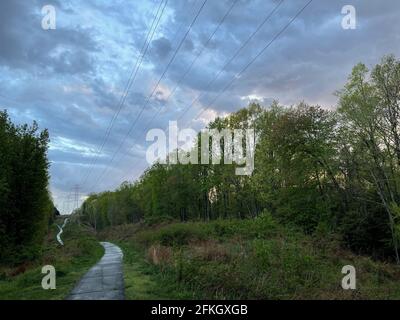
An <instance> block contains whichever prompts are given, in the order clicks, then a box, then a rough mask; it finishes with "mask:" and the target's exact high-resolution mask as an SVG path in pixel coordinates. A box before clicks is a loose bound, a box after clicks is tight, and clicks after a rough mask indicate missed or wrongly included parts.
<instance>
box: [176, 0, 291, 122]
mask: <svg viewBox="0 0 400 320" xmlns="http://www.w3.org/2000/svg"><path fill="white" fill-rule="evenodd" d="M283 2H284V0H281V1H280V2H279V3H278V4H277V5H276V6H275V7H274V9H273V10H272V11H271V12H270V13H269V14H268V15H267V16H266V17H265V18H264V20H263V21H261V23H260V24H259V25H258V26H257V28H256V29H255V30H254V31H253V33H252V34H251V35H250V36H249V38H247V40H246V41H245V42H243V43H242V45H241V46H240V47H239V48H238V49H237V50H236V52H235V53H234V54H233V56H232V57H231V58H230V59H229V60H228V61H227V62H226V63H225V64H224V66H223V67H222V68H221V70H220V71H219V72H218V73H217V74H216V75H215V77H214V78H213V79H212V80H211V81H210V82H208V84H207V86H206V89H204V90H208V89H209V88H210V87H211V85H212V84H214V82H215V81H216V80H217V79H218V78H219V76H220V75H221V74H222V72H224V70H225V69H226V68H227V67H228V66H229V65H230V64H231V63H232V61H233V60H235V59H236V58H237V56H238V55H239V54H240V52H241V51H242V50H243V49H244V48H245V47H246V46H247V45H248V44H249V43H250V41H251V40H252V39H253V38H254V37H255V35H256V34H257V33H258V32H259V31H260V30H261V28H262V27H263V26H264V25H265V24H266V23H267V22H268V21H269V19H270V18H271V17H272V16H273V15H274V13H275V12H276V11H277V10H278V9H279V7H280V6H281V5H282V3H283ZM203 95H204V93H201V94H200V95H199V96H197V98H196V99H194V100H193V101H192V103H191V104H190V105H189V106H188V107H187V108H186V109H185V110H184V111H183V113H182V114H181V115H180V117H178V120H181V119H182V118H183V116H184V115H185V114H186V112H188V111H189V110H190V109H191V108H192V107H193V106H194V104H195V103H196V102H197V101H199V100H200V98H201V97H202V96H203Z"/></svg>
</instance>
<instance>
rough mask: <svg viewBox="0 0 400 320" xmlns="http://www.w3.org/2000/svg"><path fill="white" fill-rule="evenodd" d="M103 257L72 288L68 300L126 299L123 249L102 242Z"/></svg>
mask: <svg viewBox="0 0 400 320" xmlns="http://www.w3.org/2000/svg"><path fill="white" fill-rule="evenodd" d="M100 243H101V245H102V246H103V247H104V249H105V254H104V256H103V258H101V260H100V261H99V262H98V263H97V264H96V265H95V266H94V267H92V268H91V269H90V270H89V271H88V272H87V273H86V274H85V275H84V276H83V278H82V279H81V280H80V281H79V283H78V284H77V285H76V287H75V288H74V290H72V292H71V294H70V296H69V297H68V300H124V278H123V274H122V257H123V254H122V250H121V249H120V248H119V247H117V246H116V245H114V244H112V243H109V242H100Z"/></svg>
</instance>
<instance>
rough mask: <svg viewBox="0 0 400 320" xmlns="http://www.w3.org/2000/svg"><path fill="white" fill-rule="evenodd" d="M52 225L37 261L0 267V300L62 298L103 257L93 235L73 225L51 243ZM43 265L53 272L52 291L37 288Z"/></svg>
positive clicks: (52, 236)
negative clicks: (52, 268) (54, 272)
mask: <svg viewBox="0 0 400 320" xmlns="http://www.w3.org/2000/svg"><path fill="white" fill-rule="evenodd" d="M57 232H58V229H57V227H56V226H53V227H52V228H51V232H50V233H49V236H48V239H47V240H46V241H45V245H44V249H43V253H42V256H41V258H39V259H37V260H36V261H34V262H31V263H27V264H24V265H21V266H18V267H13V268H10V267H5V266H2V267H0V299H3V300H4V299H12V300H14V299H15V300H48V299H51V300H53V299H65V298H66V297H67V296H68V294H69V293H70V291H71V290H72V288H73V287H74V285H75V284H76V283H77V281H78V280H79V278H80V277H81V276H82V275H83V274H84V273H85V272H87V271H88V269H89V268H90V267H91V266H92V265H93V264H95V263H96V262H97V261H98V260H99V259H100V258H101V256H102V255H103V253H104V249H103V247H102V246H101V245H100V244H99V243H98V241H97V239H96V238H95V236H94V235H93V234H91V233H90V232H89V231H88V230H86V229H84V228H83V227H79V226H78V225H76V224H67V225H66V227H65V229H64V233H63V234H62V239H63V241H64V246H63V247H62V246H60V245H59V244H58V242H57V241H56V240H55V235H56V233H57ZM44 265H52V266H54V267H55V269H56V289H55V290H44V289H43V288H42V286H41V283H42V279H43V277H44V276H45V274H42V273H41V270H42V267H43V266H44Z"/></svg>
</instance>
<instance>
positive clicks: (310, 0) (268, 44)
mask: <svg viewBox="0 0 400 320" xmlns="http://www.w3.org/2000/svg"><path fill="white" fill-rule="evenodd" d="M312 1H313V0H309V1H308V2H307V3H306V4H305V5H304V6H303V7H302V8H301V9H300V10H299V11H298V12H297V13H296V15H294V16H293V17H292V19H291V20H290V21H289V22H288V23H287V24H286V25H285V26H284V27H283V28H282V29H281V30H280V31H279V32H278V33H277V34H275V36H274V37H273V38H272V39H271V40H270V41H269V42H268V43H267V44H266V45H265V46H264V47H263V48H262V49H261V50H260V51H259V52H258V53H257V54H256V56H255V57H254V58H253V59H251V60H250V61H249V62H248V63H247V64H246V65H245V67H244V68H242V69H241V71H240V72H239V73H237V74H236V75H235V76H234V77H233V78H232V79H231V81H229V83H228V84H227V85H226V86H225V87H224V88H223V89H222V90H221V91H220V92H219V93H218V95H217V96H216V97H215V98H214V99H213V101H212V104H213V103H215V102H216V101H217V99H218V98H219V97H220V96H221V95H222V94H223V93H224V92H225V91H226V90H227V89H228V88H229V87H230V86H231V85H232V84H233V83H234V82H235V81H236V80H237V79H238V78H240V76H241V75H242V74H243V73H244V72H245V71H246V70H247V69H248V68H249V67H250V66H251V65H252V64H253V63H254V62H255V61H256V60H257V59H258V58H259V57H260V56H261V55H262V54H263V53H264V52H265V51H266V50H267V49H268V48H269V47H270V46H271V45H272V44H273V43H274V41H275V40H277V39H278V38H279V37H280V36H281V35H282V34H283V33H284V32H285V31H286V30H287V29H288V28H289V26H290V25H291V24H292V23H293V22H294V21H295V20H296V19H297V18H298V17H299V16H300V14H301V13H302V12H303V11H304V10H305V9H306V8H307V7H308V6H309V5H310V4H311V2H312ZM212 104H210V105H209V106H208V107H207V108H205V109H204V108H203V110H202V111H201V112H200V113H199V114H198V115H197V116H196V118H195V119H198V117H200V115H201V114H202V113H204V112H205V111H206V110H207V109H209V108H210V107H211V106H212ZM186 111H187V110H186ZM179 119H180V118H179ZM191 121H193V120H191Z"/></svg>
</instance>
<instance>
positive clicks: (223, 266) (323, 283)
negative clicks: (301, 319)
mask: <svg viewBox="0 0 400 320" xmlns="http://www.w3.org/2000/svg"><path fill="white" fill-rule="evenodd" d="M101 238H102V239H105V240H109V241H115V242H117V243H118V244H120V245H121V247H122V248H123V250H124V253H125V255H126V256H125V259H124V268H125V281H126V284H127V298H128V299H157V298H160V299H162V298H170V299H180V298H192V299H399V298H400V268H399V267H398V266H395V265H392V264H388V263H383V262H376V261H373V260H372V259H370V258H368V257H365V256H358V255H355V254H353V253H351V252H350V251H348V250H345V249H343V248H342V247H341V246H340V242H339V240H338V239H337V238H336V237H335V236H334V235H331V234H315V235H313V236H306V235H304V234H303V233H301V232H299V231H297V230H294V229H290V228H288V227H284V226H282V225H279V224H278V223H276V222H275V221H274V220H273V219H272V217H271V216H270V215H264V216H262V217H259V218H257V219H255V220H218V221H213V222H208V223H202V222H190V223H168V224H162V225H158V226H151V227H149V226H146V225H126V226H119V227H114V228H110V229H108V230H105V231H104V232H102V234H101ZM349 264H350V265H353V266H354V267H355V268H356V272H357V274H356V275H357V289H356V290H343V289H342V287H341V280H342V278H343V277H344V275H343V274H342V273H341V270H342V267H343V266H345V265H349Z"/></svg>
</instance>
